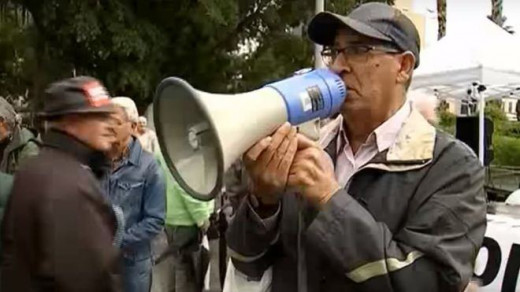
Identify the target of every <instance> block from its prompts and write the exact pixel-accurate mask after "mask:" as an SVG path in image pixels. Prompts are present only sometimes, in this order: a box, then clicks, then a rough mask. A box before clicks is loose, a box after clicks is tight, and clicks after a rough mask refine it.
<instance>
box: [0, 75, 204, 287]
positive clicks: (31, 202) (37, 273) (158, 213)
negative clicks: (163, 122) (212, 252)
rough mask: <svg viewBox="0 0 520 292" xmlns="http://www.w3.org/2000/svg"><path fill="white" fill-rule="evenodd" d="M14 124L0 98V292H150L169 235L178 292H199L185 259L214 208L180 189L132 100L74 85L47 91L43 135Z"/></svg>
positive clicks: (83, 82) (91, 83) (92, 82)
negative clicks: (158, 249) (163, 236)
mask: <svg viewBox="0 0 520 292" xmlns="http://www.w3.org/2000/svg"><path fill="white" fill-rule="evenodd" d="M17 116H18V115H17V113H16V112H15V110H14V108H13V107H12V106H11V105H10V104H9V103H8V102H7V101H6V100H5V99H3V98H0V162H1V163H0V165H1V169H0V170H1V172H0V204H1V205H0V207H1V209H2V213H1V214H0V216H1V217H0V218H1V219H2V233H1V240H2V241H1V243H2V245H1V246H2V248H1V252H2V257H1V263H2V264H1V278H2V281H1V282H0V285H1V291H129V292H134V291H135V292H140V291H142V292H145V291H150V287H151V276H152V267H153V264H154V254H153V250H152V240H153V239H154V238H155V237H156V236H157V235H158V234H159V233H161V232H163V231H164V229H166V231H167V232H168V234H171V235H172V236H169V244H170V245H171V246H172V247H173V250H174V252H173V253H172V254H171V256H172V257H173V258H174V259H175V261H177V262H179V263H178V264H177V265H176V267H178V268H177V269H174V274H173V275H172V277H173V278H176V279H178V280H177V283H176V285H177V287H176V288H175V290H174V291H181V292H182V291H197V290H187V289H186V288H185V287H187V286H189V285H192V284H193V281H192V279H194V278H193V277H194V276H193V275H192V274H193V273H192V272H191V266H190V263H191V261H192V260H191V258H190V257H189V256H188V255H191V253H194V252H197V251H198V248H200V241H199V238H200V233H201V232H200V230H201V229H203V228H207V225H208V222H209V216H210V214H211V212H212V211H213V209H212V206H213V205H212V202H208V203H206V202H200V201H195V200H193V199H191V197H189V196H188V195H187V194H186V193H185V192H184V191H182V190H181V189H180V188H179V187H178V185H177V184H176V183H175V182H174V181H173V177H172V176H171V173H170V172H169V170H168V169H167V167H166V166H165V164H164V160H163V158H162V155H161V152H160V149H159V146H158V142H157V137H156V135H155V133H154V131H153V130H151V129H147V128H146V123H147V121H146V118H144V117H139V116H138V111H137V107H136V105H135V103H134V101H133V100H132V99H130V98H128V97H114V98H111V97H110V96H109V94H108V92H107V90H106V89H105V87H104V86H103V84H102V83H101V82H100V81H99V80H96V79H94V78H91V77H75V78H70V79H65V80H61V81H58V82H55V83H53V84H51V85H50V86H49V87H48V88H47V90H46V92H45V97H44V106H43V110H42V111H41V112H39V113H38V117H39V119H40V120H42V121H43V123H44V127H42V128H44V131H43V132H42V133H36V131H34V130H30V129H29V128H25V127H23V126H22V125H21V123H20V119H18V118H17ZM4 210H5V212H4ZM165 226H166V228H165ZM179 273H180V274H181V276H176V274H179Z"/></svg>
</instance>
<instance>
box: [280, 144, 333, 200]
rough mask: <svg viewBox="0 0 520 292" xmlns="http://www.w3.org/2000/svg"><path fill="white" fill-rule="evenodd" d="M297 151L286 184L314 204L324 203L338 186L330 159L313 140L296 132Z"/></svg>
mask: <svg viewBox="0 0 520 292" xmlns="http://www.w3.org/2000/svg"><path fill="white" fill-rule="evenodd" d="M297 139H298V148H297V149H298V151H297V152H296V155H295V157H294V160H293V163H292V166H291V169H290V171H289V180H288V182H287V185H288V186H289V187H293V188H295V189H296V190H297V191H298V192H299V193H300V194H301V195H302V196H303V197H304V198H305V199H307V200H308V201H309V202H310V203H311V204H313V205H315V206H318V207H319V206H323V205H325V204H326V203H327V202H328V201H329V199H330V198H331V197H332V195H334V193H336V191H337V190H338V189H339V188H340V187H339V184H338V182H337V181H336V178H335V174H334V165H333V164H332V161H331V159H330V158H329V157H328V156H327V153H325V152H324V151H323V150H322V149H321V148H320V147H319V146H318V145H317V144H316V143H315V142H313V141H311V140H309V139H308V138H306V137H305V136H303V135H300V134H298V135H297Z"/></svg>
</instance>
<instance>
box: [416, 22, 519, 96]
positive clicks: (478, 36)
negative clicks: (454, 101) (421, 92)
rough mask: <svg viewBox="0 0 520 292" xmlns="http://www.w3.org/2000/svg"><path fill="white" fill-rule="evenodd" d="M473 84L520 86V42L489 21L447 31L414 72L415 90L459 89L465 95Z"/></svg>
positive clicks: (427, 51) (423, 53) (468, 24)
mask: <svg viewBox="0 0 520 292" xmlns="http://www.w3.org/2000/svg"><path fill="white" fill-rule="evenodd" d="M473 82H478V83H480V84H484V85H486V86H487V87H493V88H496V87H497V86H496V85H513V84H514V85H520V39H518V38H517V37H515V36H514V35H511V34H509V33H507V32H506V31H505V30H503V29H502V28H500V27H499V26H497V25H496V24H495V23H493V22H492V21H491V20H489V19H487V18H483V19H482V20H481V21H480V22H478V23H467V24H466V25H464V26H461V27H460V28H457V29H454V30H451V31H448V33H447V35H446V36H445V37H444V38H442V39H441V40H439V41H438V42H437V43H435V44H433V45H431V46H430V47H428V48H426V49H425V50H424V51H423V52H422V54H421V64H420V66H419V68H417V70H416V71H415V72H414V80H413V82H412V89H418V88H423V89H424V88H429V89H434V88H436V87H441V88H442V87H446V88H451V89H453V90H456V89H457V87H458V89H459V90H460V92H462V94H463V95H466V90H467V89H468V88H469V87H470V86H471V83H473ZM499 87H500V86H499ZM506 87H507V88H508V89H509V88H510V87H511V86H506ZM506 91H507V90H506ZM501 92H502V91H500V90H499V91H496V92H495V91H493V93H498V94H500V93H501ZM453 93H454V94H455V95H456V94H457V92H456V91H455V92H453ZM489 94H491V93H489ZM489 94H487V95H489Z"/></svg>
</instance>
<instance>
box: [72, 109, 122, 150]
mask: <svg viewBox="0 0 520 292" xmlns="http://www.w3.org/2000/svg"><path fill="white" fill-rule="evenodd" d="M62 124H64V125H65V126H64V127H66V129H67V130H66V131H67V132H68V133H69V134H71V135H73V136H75V137H76V138H78V139H79V140H81V141H83V143H85V144H87V145H88V146H90V147H91V148H92V149H94V150H97V151H100V152H106V151H108V150H110V149H111V148H112V144H113V143H114V142H115V133H114V127H113V120H112V117H111V116H110V114H109V113H92V114H71V115H66V116H64V117H63V121H62Z"/></svg>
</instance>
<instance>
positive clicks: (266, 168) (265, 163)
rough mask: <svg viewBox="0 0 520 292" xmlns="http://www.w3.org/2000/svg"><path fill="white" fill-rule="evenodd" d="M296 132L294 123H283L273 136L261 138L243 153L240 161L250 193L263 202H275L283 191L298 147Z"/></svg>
mask: <svg viewBox="0 0 520 292" xmlns="http://www.w3.org/2000/svg"><path fill="white" fill-rule="evenodd" d="M296 133H297V131H296V127H292V126H291V125H290V124H289V123H285V124H283V125H282V126H281V127H280V128H278V130H276V132H274V134H273V135H272V136H269V137H266V138H264V139H262V140H260V141H259V142H258V143H256V144H255V145H253V147H251V148H250V149H249V150H248V151H247V152H246V153H245V154H244V157H243V161H244V165H245V167H246V170H247V172H248V173H249V176H250V178H251V180H252V183H253V194H254V195H255V196H256V197H257V198H258V200H260V202H261V203H262V204H265V205H275V204H278V201H279V200H280V196H281V194H282V193H283V192H284V191H285V188H286V185H287V177H288V175H289V169H290V168H291V164H292V162H293V159H294V155H295V154H296V150H297V147H298V139H297V136H296Z"/></svg>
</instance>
